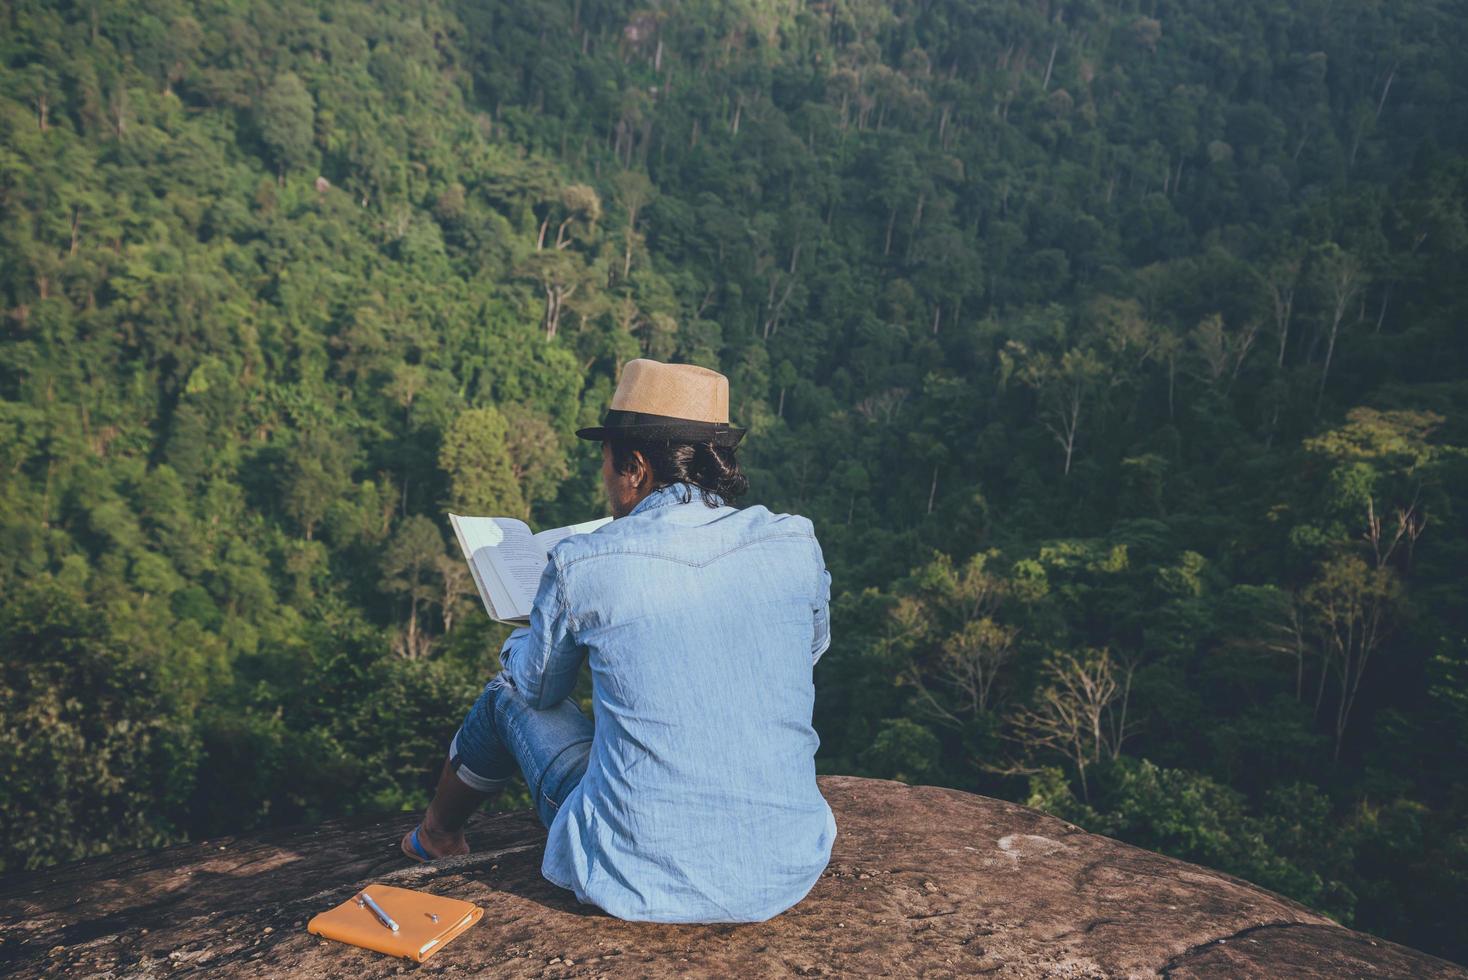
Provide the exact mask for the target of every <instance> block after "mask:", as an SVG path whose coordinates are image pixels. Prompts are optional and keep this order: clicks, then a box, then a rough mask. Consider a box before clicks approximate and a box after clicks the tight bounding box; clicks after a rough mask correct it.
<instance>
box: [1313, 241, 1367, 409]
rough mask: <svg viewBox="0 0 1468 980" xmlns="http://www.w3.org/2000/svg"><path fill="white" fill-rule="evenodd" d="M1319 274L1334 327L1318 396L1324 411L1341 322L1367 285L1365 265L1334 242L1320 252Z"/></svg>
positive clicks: (1331, 329)
mask: <svg viewBox="0 0 1468 980" xmlns="http://www.w3.org/2000/svg"><path fill="white" fill-rule="evenodd" d="M1316 274H1317V275H1318V276H1319V277H1320V279H1321V281H1322V283H1323V284H1324V286H1325V290H1326V297H1327V299H1328V300H1329V303H1330V305H1329V307H1328V310H1327V314H1326V315H1327V316H1328V318H1329V320H1330V327H1329V329H1328V331H1327V338H1326V345H1325V363H1324V364H1323V365H1321V368H1320V388H1319V390H1318V391H1317V392H1316V396H1315V407H1316V411H1319V410H1320V400H1321V399H1322V398H1324V397H1325V382H1326V381H1327V380H1328V379H1329V377H1330V364H1331V358H1332V357H1334V356H1335V344H1336V338H1337V337H1338V336H1339V334H1340V329H1341V321H1343V320H1344V319H1345V317H1346V310H1347V308H1348V307H1349V306H1350V305H1351V301H1352V300H1354V299H1355V298H1356V294H1357V293H1358V292H1360V290H1361V287H1362V285H1363V276H1362V271H1361V264H1360V262H1358V261H1357V260H1356V257H1355V256H1353V255H1352V254H1351V253H1350V252H1347V251H1346V250H1345V249H1343V248H1341V247H1340V246H1339V245H1337V244H1335V243H1334V242H1330V243H1328V244H1326V245H1324V246H1322V247H1321V248H1320V249H1318V250H1317V252H1316Z"/></svg>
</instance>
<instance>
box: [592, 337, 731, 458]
mask: <svg viewBox="0 0 1468 980" xmlns="http://www.w3.org/2000/svg"><path fill="white" fill-rule="evenodd" d="M744 432H745V430H744V429H742V428H739V427H738V426H732V425H730V424H729V379H728V378H726V377H724V376H723V375H722V374H720V373H719V372H717V371H710V370H709V369H708V368H703V367H698V366H697V365H695V364H664V363H662V362H661V361H654V360H651V359H649V358H646V357H638V358H634V359H633V360H630V361H628V362H627V363H626V364H624V365H622V380H621V381H619V382H618V383H617V390H616V392H615V393H614V394H613V395H612V403H611V406H610V407H609V408H608V409H607V414H606V415H605V416H604V417H603V418H602V424H601V425H599V426H592V427H590V428H585V429H577V430H576V434H577V435H578V436H580V437H581V438H582V439H593V440H596V441H602V440H606V439H644V440H655V441H658V442H663V441H668V442H711V443H713V444H714V445H716V446H733V445H736V444H738V442H739V440H740V439H741V438H742V437H743V436H744Z"/></svg>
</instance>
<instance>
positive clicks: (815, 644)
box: [810, 564, 831, 667]
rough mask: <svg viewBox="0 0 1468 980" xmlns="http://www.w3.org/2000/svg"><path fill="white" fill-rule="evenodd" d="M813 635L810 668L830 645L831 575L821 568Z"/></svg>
mask: <svg viewBox="0 0 1468 980" xmlns="http://www.w3.org/2000/svg"><path fill="white" fill-rule="evenodd" d="M814 611H815V634H814V638H813V640H812V641H811V659H810V663H811V666H812V667H814V666H815V665H816V661H818V660H820V659H821V654H823V653H825V652H826V648H827V647H829V646H830V645H831V573H830V572H829V571H828V570H827V569H826V568H825V566H824V564H823V565H822V567H821V585H820V591H819V592H818V593H817V595H816V603H815V607H814Z"/></svg>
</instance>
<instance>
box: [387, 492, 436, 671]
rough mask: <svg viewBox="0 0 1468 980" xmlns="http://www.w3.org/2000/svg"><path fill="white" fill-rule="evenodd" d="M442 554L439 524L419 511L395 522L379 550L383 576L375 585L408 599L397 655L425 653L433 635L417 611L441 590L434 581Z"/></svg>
mask: <svg viewBox="0 0 1468 980" xmlns="http://www.w3.org/2000/svg"><path fill="white" fill-rule="evenodd" d="M442 556H443V536H442V535H440V534H439V531H438V527H437V526H436V525H434V523H433V522H432V521H431V520H429V519H428V518H426V517H424V516H423V515H421V514H414V515H413V516H411V517H409V518H408V519H407V520H405V521H403V523H402V524H400V525H398V529H397V531H395V532H394V533H393V536H392V539H391V540H389V541H388V543H387V548H386V549H385V550H384V551H383V554H382V563H381V569H382V579H381V580H380V582H379V584H378V587H379V588H380V589H381V590H382V591H383V592H386V593H388V594H389V595H395V596H398V597H400V598H405V599H407V600H408V626H407V630H406V632H405V633H404V634H403V635H402V636H401V637H400V638H399V640H398V641H396V642H395V643H394V649H395V650H396V651H397V653H398V655H399V656H402V657H405V658H406V659H408V660H418V659H421V658H423V657H425V656H427V655H428V651H429V649H430V648H431V647H432V646H433V638H432V636H430V635H429V633H428V632H427V631H426V630H421V629H420V628H419V625H418V612H419V610H420V609H421V608H424V607H426V606H427V605H428V604H429V603H431V602H432V601H433V600H434V597H435V596H437V595H439V594H440V591H439V588H438V586H437V585H436V584H435V583H434V581H433V576H434V573H436V572H437V571H438V567H439V559H440V558H441V557H442Z"/></svg>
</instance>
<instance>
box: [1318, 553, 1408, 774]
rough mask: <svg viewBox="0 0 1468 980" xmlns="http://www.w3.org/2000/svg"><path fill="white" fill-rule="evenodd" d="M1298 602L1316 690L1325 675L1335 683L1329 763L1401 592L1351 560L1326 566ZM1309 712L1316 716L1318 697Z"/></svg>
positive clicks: (1377, 571)
mask: <svg viewBox="0 0 1468 980" xmlns="http://www.w3.org/2000/svg"><path fill="white" fill-rule="evenodd" d="M1304 600H1305V604H1306V606H1307V608H1308V609H1309V611H1310V614H1311V616H1312V618H1313V619H1314V621H1315V623H1316V625H1317V628H1318V630H1319V635H1320V655H1321V662H1322V664H1323V668H1322V670H1321V677H1320V687H1321V690H1323V689H1324V686H1325V678H1326V676H1327V675H1328V674H1332V673H1333V674H1334V675H1335V677H1336V681H1337V697H1336V710H1335V717H1334V719H1333V720H1332V730H1333V733H1334V735H1335V759H1336V760H1337V761H1339V760H1340V757H1341V742H1342V741H1343V740H1344V738H1345V734H1346V727H1347V726H1348V725H1349V724H1350V720H1351V711H1352V709H1353V708H1354V707H1355V706H1356V699H1357V696H1358V695H1359V694H1360V691H1361V679H1362V678H1363V677H1365V676H1366V667H1367V664H1368V663H1369V662H1370V661H1371V658H1372V656H1373V655H1375V654H1378V653H1379V652H1380V651H1381V649H1382V646H1383V645H1384V644H1385V642H1386V638H1387V631H1388V630H1389V629H1390V627H1391V622H1392V618H1393V616H1394V614H1395V612H1396V609H1397V607H1398V606H1399V605H1400V604H1401V586H1400V583H1399V582H1398V581H1397V576H1396V573H1395V571H1394V570H1393V569H1391V568H1388V567H1384V566H1378V567H1376V568H1372V567H1371V566H1369V565H1368V564H1367V563H1366V562H1365V561H1363V560H1362V559H1361V558H1359V557H1357V556H1355V555H1339V556H1337V557H1334V558H1331V559H1329V560H1327V561H1326V562H1325V563H1324V564H1323V565H1322V566H1321V569H1320V574H1319V576H1318V577H1317V578H1316V580H1315V581H1314V582H1312V583H1310V585H1309V586H1308V587H1307V588H1306V589H1305V593H1304ZM1315 708H1316V711H1317V712H1318V711H1319V710H1320V695H1319V694H1317V695H1316V701H1315Z"/></svg>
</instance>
